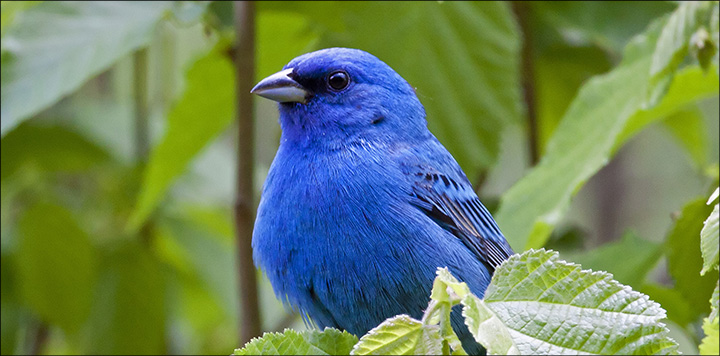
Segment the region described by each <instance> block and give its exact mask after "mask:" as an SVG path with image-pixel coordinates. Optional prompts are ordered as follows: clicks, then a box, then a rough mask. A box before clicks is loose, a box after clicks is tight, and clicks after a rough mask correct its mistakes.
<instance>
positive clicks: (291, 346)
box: [233, 328, 357, 355]
mask: <svg viewBox="0 0 720 356" xmlns="http://www.w3.org/2000/svg"><path fill="white" fill-rule="evenodd" d="M355 343H357V337H355V335H352V334H350V333H348V332H347V331H340V330H337V329H333V328H325V330H323V331H318V330H310V331H303V332H297V331H295V330H290V329H285V331H284V332H283V333H282V334H281V333H264V334H263V336H262V337H259V338H254V339H252V340H250V342H248V343H247V344H245V347H243V348H242V349H235V352H234V353H233V355H349V354H350V350H351V349H352V347H353V345H355Z"/></svg>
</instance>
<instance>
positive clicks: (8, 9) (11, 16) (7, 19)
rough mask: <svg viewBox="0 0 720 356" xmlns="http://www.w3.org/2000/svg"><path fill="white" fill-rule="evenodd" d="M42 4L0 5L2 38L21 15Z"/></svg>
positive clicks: (12, 2) (24, 2)
mask: <svg viewBox="0 0 720 356" xmlns="http://www.w3.org/2000/svg"><path fill="white" fill-rule="evenodd" d="M41 2H42V1H3V2H2V3H0V14H1V17H0V36H4V35H5V29H6V28H7V27H8V26H10V25H12V23H13V22H15V18H16V17H17V16H18V15H19V14H21V13H22V12H23V11H25V10H27V9H29V8H31V7H33V6H35V5H37V4H40V3H41Z"/></svg>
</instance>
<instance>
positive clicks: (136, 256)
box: [84, 241, 168, 355]
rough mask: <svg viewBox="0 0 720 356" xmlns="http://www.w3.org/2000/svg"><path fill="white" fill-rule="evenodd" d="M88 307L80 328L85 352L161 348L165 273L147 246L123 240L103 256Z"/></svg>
mask: <svg viewBox="0 0 720 356" xmlns="http://www.w3.org/2000/svg"><path fill="white" fill-rule="evenodd" d="M103 264H104V265H103V273H102V274H101V279H100V283H99V284H98V288H97V291H98V293H97V294H96V295H95V296H94V300H95V305H94V306H93V313H92V315H91V317H90V319H89V321H88V323H87V324H86V328H85V329H84V336H85V338H84V340H85V343H86V344H85V345H84V349H85V350H86V351H85V352H86V353H90V354H123V355H129V354H161V353H165V352H167V350H166V349H165V348H166V346H165V336H166V332H167V331H166V319H167V317H168V316H167V307H166V301H167V299H166V294H165V290H166V283H165V280H166V277H165V276H164V270H163V268H162V266H161V265H160V263H158V260H157V259H156V258H155V256H153V255H152V254H151V253H150V251H149V250H148V248H147V246H144V245H140V243H138V242H135V241H124V242H123V243H122V244H121V245H120V246H116V247H115V248H114V249H112V250H111V251H109V253H108V254H106V255H105V256H104V257H103Z"/></svg>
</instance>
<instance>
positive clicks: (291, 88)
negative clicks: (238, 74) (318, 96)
mask: <svg viewBox="0 0 720 356" xmlns="http://www.w3.org/2000/svg"><path fill="white" fill-rule="evenodd" d="M292 71H293V69H292V68H288V69H285V70H283V71H280V72H277V73H275V74H273V75H271V76H269V77H267V78H265V79H263V80H261V81H260V83H257V85H255V87H254V88H252V90H250V92H251V93H253V94H257V95H260V96H262V97H263V98H268V99H270V100H275V101H277V102H279V103H290V102H295V103H303V104H305V103H307V99H308V97H309V96H310V92H308V90H307V89H305V88H303V86H302V85H300V83H298V82H296V81H295V80H293V79H292V78H290V73H292Z"/></svg>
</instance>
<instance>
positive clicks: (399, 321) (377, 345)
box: [350, 315, 443, 355]
mask: <svg viewBox="0 0 720 356" xmlns="http://www.w3.org/2000/svg"><path fill="white" fill-rule="evenodd" d="M442 340H443V339H442V336H441V335H440V327H439V326H437V325H425V324H423V323H422V322H421V321H418V320H415V319H413V318H411V317H409V316H407V315H398V316H395V317H393V318H390V319H387V320H385V321H383V322H382V323H381V324H380V325H378V326H377V327H375V328H374V329H372V330H370V331H368V333H367V334H365V335H364V336H363V337H361V338H360V341H359V342H358V343H357V344H356V345H355V347H353V349H352V351H351V353H350V354H351V355H440V354H442Z"/></svg>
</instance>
